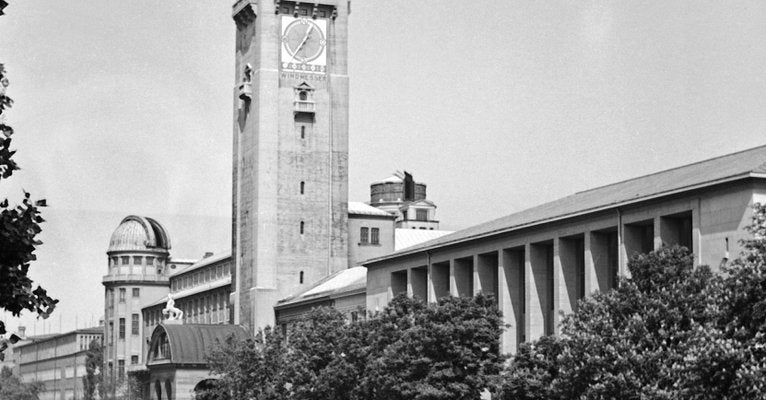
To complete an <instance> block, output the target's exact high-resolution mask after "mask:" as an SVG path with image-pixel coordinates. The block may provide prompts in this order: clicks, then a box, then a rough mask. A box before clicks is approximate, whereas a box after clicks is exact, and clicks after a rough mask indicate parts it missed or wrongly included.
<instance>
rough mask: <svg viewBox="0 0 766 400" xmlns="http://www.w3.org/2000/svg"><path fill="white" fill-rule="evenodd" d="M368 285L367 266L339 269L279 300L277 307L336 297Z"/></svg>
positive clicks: (362, 288)
mask: <svg viewBox="0 0 766 400" xmlns="http://www.w3.org/2000/svg"><path fill="white" fill-rule="evenodd" d="M366 287H367V268H365V267H352V268H348V269H344V270H342V271H338V272H336V273H334V274H332V275H330V276H328V277H326V278H324V279H322V280H320V281H319V282H316V283H315V284H313V285H311V286H309V287H308V288H306V289H305V290H303V291H302V292H299V293H296V294H294V295H292V296H289V297H287V298H284V299H282V300H280V301H279V302H277V305H276V307H281V306H285V305H289V304H295V303H299V302H303V301H310V300H316V299H322V298H336V297H339V296H341V295H343V294H346V293H351V292H355V291H357V290H364V289H365V288H366Z"/></svg>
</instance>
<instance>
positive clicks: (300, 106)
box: [293, 100, 316, 114]
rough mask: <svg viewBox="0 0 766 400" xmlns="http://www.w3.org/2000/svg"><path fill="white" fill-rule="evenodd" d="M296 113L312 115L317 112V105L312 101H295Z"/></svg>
mask: <svg viewBox="0 0 766 400" xmlns="http://www.w3.org/2000/svg"><path fill="white" fill-rule="evenodd" d="M293 112H294V113H296V114H297V113H311V114H314V113H315V112H316V103H314V102H313V101H310V100H295V101H293Z"/></svg>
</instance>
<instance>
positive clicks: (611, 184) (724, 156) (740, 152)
mask: <svg viewBox="0 0 766 400" xmlns="http://www.w3.org/2000/svg"><path fill="white" fill-rule="evenodd" d="M761 148H766V144H765V145H761V146H756V147H751V148H749V149H744V150H740V151H735V152H733V153H729V154H724V155H721V156H717V157H712V158H706V159H704V160H700V161H695V162H693V163H689V164H684V165H679V166H677V167H672V168H668V169H663V170H661V171H657V172H652V173H650V174H646V175H641V176H637V177H635V178H630V179H625V180H622V181H617V182H613V183H608V184H606V185H602V186H597V187H594V188H590V189H586V190H582V191H579V192H575V193H573V194H570V195H569V196H574V195H577V194H581V193H588V192H592V191H594V190H598V189H603V188H605V187H609V186H614V185H619V184H622V183H625V182H631V181H636V180H639V179H643V178H647V177H650V176H654V175H659V174H664V173H667V172H670V171H675V170H679V169H682V168H688V167H691V166H693V165H699V164H702V163H706V162H710V161H713V160H718V159H721V158H726V157H731V156H735V155H737V154H742V153H746V152H749V151H755V150H757V149H761ZM763 166H766V162H764V163H763V164H761V165H759V166H758V167H756V169H758V168H761V167H763ZM569 196H564V198H566V197H569Z"/></svg>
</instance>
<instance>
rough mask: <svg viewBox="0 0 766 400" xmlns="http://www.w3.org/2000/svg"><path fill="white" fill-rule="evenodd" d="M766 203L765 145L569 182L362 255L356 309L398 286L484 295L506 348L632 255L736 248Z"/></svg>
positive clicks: (424, 292)
mask: <svg viewBox="0 0 766 400" xmlns="http://www.w3.org/2000/svg"><path fill="white" fill-rule="evenodd" d="M758 202H760V203H763V202H766V146H764V147H758V148H754V149H750V150H746V151H743V152H739V153H734V154H730V155H727V156H723V157H718V158H715V159H711V160H707V161H703V162H699V163H695V164H691V165H687V166H683V167H680V168H675V169H672V170H667V171H663V172H659V173H656V174H652V175H647V176H643V177H639V178H635V179H631V180H628V181H624V182H620V183H616V184H613V185H608V186H604V187H600V188H596V189H592V190H588V191H584V192H580V193H577V194H574V195H571V196H568V197H565V198H563V199H560V200H556V201H553V202H551V203H547V204H543V205H540V206H537V207H534V208H531V209H528V210H525V211H521V212H519V213H516V214H512V215H509V216H506V217H503V218H499V219H497V220H494V221H490V222H487V223H484V224H481V225H477V226H474V227H470V228H467V229H464V230H461V231H457V232H455V233H453V234H450V235H446V236H443V237H441V238H438V239H435V240H432V241H429V242H426V243H423V244H421V245H416V246H413V247H409V248H407V249H405V250H402V251H397V252H395V253H394V254H391V255H388V256H383V257H380V258H377V259H373V260H369V261H367V262H364V263H363V264H364V266H365V267H367V270H368V272H367V308H368V309H370V310H374V309H379V308H381V307H383V306H385V305H386V304H387V303H388V302H389V301H390V300H391V299H392V298H393V297H394V296H396V295H398V294H407V295H408V296H417V297H419V298H421V299H423V300H424V301H429V302H433V301H436V300H437V299H439V298H441V297H444V296H472V295H474V294H476V293H479V292H483V293H485V294H492V295H494V296H495V297H496V299H497V301H498V306H499V308H500V310H501V311H502V313H503V318H504V319H505V323H507V324H509V326H510V328H508V329H506V330H505V332H504V333H503V337H502V349H503V351H504V352H505V353H514V352H515V351H516V349H517V346H518V345H519V343H521V342H524V341H528V340H534V339H537V338H539V337H540V336H543V335H549V334H556V333H557V332H558V327H559V322H560V320H561V312H563V313H569V312H572V311H576V309H577V301H578V300H579V299H580V298H582V297H583V296H586V295H588V294H590V293H593V292H595V291H604V290H608V289H610V288H612V287H614V286H615V284H616V278H617V276H620V275H623V276H625V275H628V274H629V271H628V270H627V262H628V260H629V257H631V256H632V255H634V254H636V253H642V252H648V251H651V250H653V249H657V248H659V247H660V246H663V245H673V244H679V245H683V246H686V247H688V248H689V249H691V250H692V251H693V252H694V254H695V257H696V263H697V264H707V265H710V266H712V267H714V268H715V267H717V266H719V265H721V264H722V263H726V262H727V261H728V260H729V258H731V257H733V256H736V255H737V254H738V253H739V251H740V249H739V247H738V242H739V240H740V239H743V238H746V237H747V236H748V233H747V232H746V231H744V228H745V227H746V226H747V225H748V224H749V223H750V221H751V216H752V206H753V204H754V203H758Z"/></svg>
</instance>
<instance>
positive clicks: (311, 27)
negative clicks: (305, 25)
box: [292, 25, 314, 60]
mask: <svg viewBox="0 0 766 400" xmlns="http://www.w3.org/2000/svg"><path fill="white" fill-rule="evenodd" d="M313 29H314V25H309V29H308V30H307V31H306V34H305V35H304V36H303V40H302V41H301V44H299V45H298V47H296V48H295V51H294V52H293V54H292V56H293V60H295V55H296V54H298V52H299V51H300V50H301V48H302V47H303V45H304V44H306V40H308V38H309V36H310V35H311V31H312V30H313Z"/></svg>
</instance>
